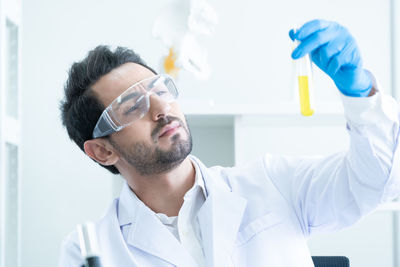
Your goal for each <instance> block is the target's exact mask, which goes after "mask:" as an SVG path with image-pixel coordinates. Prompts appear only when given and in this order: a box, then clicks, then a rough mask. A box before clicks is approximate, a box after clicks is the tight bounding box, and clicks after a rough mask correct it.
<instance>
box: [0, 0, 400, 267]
mask: <svg viewBox="0 0 400 267" xmlns="http://www.w3.org/2000/svg"><path fill="white" fill-rule="evenodd" d="M317 18H318V19H326V20H334V21H337V22H339V23H340V24H342V25H344V26H346V27H347V28H348V29H349V30H350V32H351V33H352V34H353V36H355V38H356V40H357V42H358V45H359V47H360V49H361V52H362V57H363V60H364V66H365V67H366V68H367V69H369V70H370V71H371V72H372V73H373V74H374V75H375V77H376V78H377V79H378V82H379V85H380V86H379V90H380V91H382V92H384V93H386V94H390V95H392V96H393V97H395V99H396V100H399V97H400V3H398V2H397V1H396V0H335V1H333V0H332V1H328V0H302V1H298V0H279V1H277V0H263V1H262V0H246V1H243V0H203V1H200V0H191V1H189V0H112V1H111V0H57V1H55V0H0V267H27V266H41V267H53V266H56V265H57V263H58V258H59V252H60V246H61V242H62V240H63V238H65V237H66V235H68V233H70V232H71V231H72V230H74V228H75V227H76V225H77V224H78V223H83V222H86V221H95V220H96V219H98V218H100V217H101V216H102V215H103V213H104V212H105V211H106V209H107V207H108V206H109V205H110V204H111V201H112V199H113V198H115V197H117V196H118V194H119V191H120V189H121V185H122V181H123V180H122V178H121V177H120V176H114V175H111V174H110V173H109V172H108V171H107V170H105V169H103V168H101V167H100V166H99V165H97V164H95V163H94V162H93V161H92V160H91V159H89V158H88V157H87V156H85V154H84V153H83V152H82V151H80V150H79V148H78V147H77V146H76V145H75V144H74V143H73V142H72V141H70V140H69V138H68V135H67V133H66V130H65V129H64V128H63V127H62V124H61V120H60V112H59V102H60V100H61V99H62V97H63V86H64V83H65V81H66V78H67V72H68V69H69V67H70V66H71V64H72V63H73V62H75V61H79V60H81V59H82V58H83V57H84V56H85V55H86V54H87V52H88V51H89V50H91V49H93V48H94V47H96V46H97V45H100V44H104V45H110V46H112V47H116V46H126V47H129V48H132V49H133V50H134V51H136V52H138V53H139V54H140V55H141V56H142V57H143V58H144V60H145V61H146V62H147V63H148V65H149V66H151V67H153V68H154V69H156V70H157V71H158V72H165V70H166V66H167V67H168V66H169V67H171V66H172V67H171V68H172V74H173V75H175V76H176V83H177V86H178V88H179V90H180V98H179V100H178V101H179V104H180V105H181V107H182V110H183V111H184V113H185V114H186V116H187V120H188V122H189V126H190V128H191V131H192V135H193V139H194V148H193V154H194V155H196V156H197V157H199V158H200V159H201V160H202V161H203V162H204V163H206V165H207V166H213V165H222V166H233V165H240V164H244V163H246V162H247V161H250V160H252V159H255V158H257V157H259V156H261V155H263V154H264V153H267V152H268V153H276V154H287V155H315V154H319V155H327V154H330V153H334V152H337V151H340V150H344V149H346V147H347V145H348V136H347V132H346V130H345V119H344V116H343V107H342V104H341V102H340V97H339V91H338V90H337V89H336V88H335V85H334V83H333V82H332V81H331V80H330V78H329V77H328V76H327V75H325V74H324V73H322V71H321V70H319V69H318V68H317V67H316V66H314V67H313V86H314V103H315V113H314V115H313V116H310V117H304V116H302V115H301V114H300V108H299V103H298V102H299V101H298V93H297V92H296V90H295V68H294V67H293V66H294V64H293V61H292V59H291V58H290V54H291V51H292V49H293V44H292V41H291V40H290V38H289V36H288V32H289V30H290V29H291V28H293V27H300V26H301V25H302V24H303V23H304V22H306V21H308V20H311V19H317ZM176 57H178V59H176ZM168 64H170V65H168ZM174 64H176V66H175V65H174ZM399 212H400V202H397V201H393V202H392V203H388V204H385V205H384V206H381V207H379V208H378V210H376V211H374V212H373V213H372V214H370V215H369V216H367V217H366V218H364V219H362V220H361V221H360V222H358V223H357V224H355V225H354V226H352V227H350V228H347V229H345V230H343V231H340V232H338V233H334V234H328V235H326V234H325V235H318V236H315V237H313V238H312V239H311V240H309V247H310V250H311V254H312V255H314V256H317V255H324V256H327V255H342V256H347V257H348V258H349V259H350V264H351V265H350V266H353V267H373V266H374V267H375V266H384V267H400V221H399V220H400V219H399ZM288 257H290V255H288Z"/></svg>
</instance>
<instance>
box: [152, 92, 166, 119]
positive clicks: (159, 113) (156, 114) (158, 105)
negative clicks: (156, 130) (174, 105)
mask: <svg viewBox="0 0 400 267" xmlns="http://www.w3.org/2000/svg"><path fill="white" fill-rule="evenodd" d="M149 97H150V110H149V113H150V116H151V118H152V119H153V120H154V121H158V120H159V119H161V118H162V117H165V116H167V115H168V113H169V112H170V111H171V105H170V104H169V103H168V102H167V101H165V100H164V99H162V98H161V97H159V96H158V95H155V94H151V95H150V96H149Z"/></svg>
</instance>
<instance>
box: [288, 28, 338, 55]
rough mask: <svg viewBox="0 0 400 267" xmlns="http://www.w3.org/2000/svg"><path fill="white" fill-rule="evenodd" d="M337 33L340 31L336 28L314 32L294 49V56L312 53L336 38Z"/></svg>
mask: <svg viewBox="0 0 400 267" xmlns="http://www.w3.org/2000/svg"><path fill="white" fill-rule="evenodd" d="M337 35H338V32H337V31H336V30H335V29H329V28H325V29H323V30H320V31H317V32H314V33H313V34H311V35H310V36H308V37H307V38H306V39H304V40H303V41H302V42H301V43H300V44H299V45H298V46H297V47H296V49H295V50H293V52H292V58H293V59H298V58H301V57H303V56H304V55H306V54H308V53H311V52H312V51H313V50H315V49H317V48H318V47H320V46H322V45H324V44H326V43H328V42H329V41H331V40H333V39H334V38H336V36H337Z"/></svg>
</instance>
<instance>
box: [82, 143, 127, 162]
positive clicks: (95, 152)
mask: <svg viewBox="0 0 400 267" xmlns="http://www.w3.org/2000/svg"><path fill="white" fill-rule="evenodd" d="M83 147H84V149H85V153H86V154H87V155H88V156H89V157H91V158H92V159H94V160H95V161H97V162H98V163H100V164H102V165H105V166H109V165H114V164H115V163H117V161H118V160H119V155H118V154H117V153H116V152H115V151H114V150H113V149H112V148H111V147H110V145H109V144H108V142H107V141H106V140H104V139H101V138H98V139H92V140H88V141H86V142H85V143H84V144H83Z"/></svg>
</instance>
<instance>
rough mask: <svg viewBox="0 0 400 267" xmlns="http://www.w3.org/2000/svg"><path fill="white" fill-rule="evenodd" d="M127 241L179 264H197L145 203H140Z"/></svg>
mask: <svg viewBox="0 0 400 267" xmlns="http://www.w3.org/2000/svg"><path fill="white" fill-rule="evenodd" d="M127 243H128V244H129V245H131V246H134V247H136V248H138V249H141V250H143V251H145V252H147V253H150V254H152V255H155V256H157V257H159V258H162V259H164V260H166V261H168V262H170V263H172V264H174V265H177V266H184V267H186V266H197V265H196V263H195V261H194V259H193V258H192V257H191V256H190V254H189V253H188V252H187V251H186V250H185V248H184V247H183V246H182V245H181V244H180V243H179V241H178V240H177V239H176V238H175V236H174V235H173V234H172V233H171V232H170V231H169V230H168V229H167V228H166V227H165V225H163V224H162V223H161V221H160V220H159V219H158V218H157V217H156V216H155V214H154V213H153V212H152V211H151V210H150V209H149V208H147V207H146V206H144V205H140V208H139V210H138V214H137V217H136V218H135V222H133V224H132V229H131V231H130V233H129V237H128V240H127Z"/></svg>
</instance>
